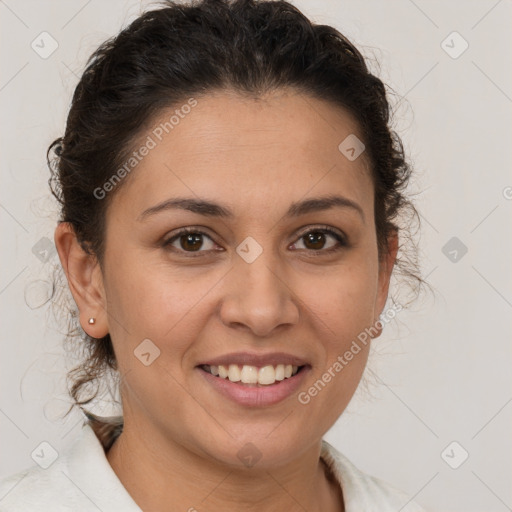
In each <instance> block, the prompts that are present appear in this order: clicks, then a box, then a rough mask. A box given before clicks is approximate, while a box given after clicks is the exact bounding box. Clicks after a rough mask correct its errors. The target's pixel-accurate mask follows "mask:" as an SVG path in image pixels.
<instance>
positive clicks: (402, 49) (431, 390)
mask: <svg viewBox="0 0 512 512" xmlns="http://www.w3.org/2000/svg"><path fill="white" fill-rule="evenodd" d="M146 3H147V2H142V3H141V2H139V1H135V0H131V1H129V0H124V1H122V0H116V1H113V0H109V1H108V2H107V1H100V0H89V1H86V0H80V1H78V0H60V1H51V2H49V1H46V2H43V1H35V0H0V23H1V47H0V48H1V50H0V51H1V68H0V70H1V71H0V73H1V74H0V106H1V112H2V123H1V127H0V130H1V152H0V159H1V160H0V162H1V173H2V174H1V175H2V186H1V188H0V225H1V228H2V232H1V233H2V235H1V240H2V264H1V267H0V272H1V274H0V301H1V312H2V339H1V343H2V345H1V346H2V357H1V359H0V361H1V363H0V364H1V378H2V385H1V398H0V438H1V440H2V447H1V450H2V452H1V453H2V457H1V466H0V477H3V476H6V475H8V474H11V473H13V472H15V471H19V470H21V469H23V468H25V467H27V466H29V465H32V464H33V463H34V462H33V460H32V459H31V452H32V451H33V450H34V448H36V446H38V445H39V443H40V442H42V441H48V442H49V443H51V444H52V446H54V447H55V448H56V449H57V450H58V451H61V450H63V449H64V448H65V447H66V446H67V445H68V444H69V443H70V442H72V441H73V440H74V439H75V437H76V435H77V434H78V432H79V424H80V423H81V416H79V415H78V414H77V413H76V414H71V415H70V416H68V417H67V418H66V419H65V420H61V419H59V416H60V415H61V414H62V413H63V412H64V411H65V410H66V408H67V406H68V404H69V403H70V399H69V398H68V397H67V394H66V387H65V378H64V376H65V367H64V351H63V349H62V335H61V334H60V333H59V332H57V329H58V326H57V324H56V323H55V321H54V319H53V318H52V316H51V312H50V310H49V309H48V307H47V305H46V306H44V307H41V308H35V309H33V307H34V306H35V305H36V303H37V302H38V301H42V298H43V296H44V294H45V293H46V292H45V290H47V287H48V285H47V281H48V280H49V279H50V277H51V276H50V273H51V268H52V265H55V264H58V257H57V256H56V255H53V256H52V254H51V253H49V254H48V256H47V258H48V259H47V261H46V262H45V261H41V259H44V258H45V255H44V253H41V251H39V252H38V251H37V250H36V251H35V253H37V254H35V253H34V251H33V248H34V246H36V248H37V247H40V246H39V245H36V244H38V243H39V244H41V243H42V244H44V242H40V240H41V239H42V238H44V237H48V238H49V239H50V240H51V241H52V242H53V231H54V227H55V223H56V218H57V212H56V205H55V203H54V201H53V199H51V198H50V196H49V191H48V187H47V179H48V171H47V168H46V164H45V152H46V148H47V146H48V144H49V143H50V142H51V140H53V138H55V137H57V136H59V135H61V134H63V131H64V125H65V116H66V112H67V108H68V106H69V102H70V99H71V94H72V92H73V89H74V86H75V85H76V83H77V79H78V76H79V74H80V73H81V71H82V69H83V65H84V63H85V59H86V58H87V57H88V56H89V54H90V53H91V52H92V51H93V50H94V49H95V48H96V46H97V45H98V44H99V43H100V42H102V41H103V40H104V39H106V38H107V37H110V36H111V35H114V34H115V33H117V32H118V31H119V29H120V28H121V27H122V26H125V25H126V24H127V23H128V22H129V21H131V20H132V19H133V18H134V17H135V16H136V15H138V14H139V13H140V12H141V10H142V9H143V6H144V5H145V4H146ZM294 3H295V4H296V5H297V6H298V7H300V8H302V9H303V10H304V12H305V13H306V14H308V15H309V16H311V17H312V18H313V19H314V20H316V21H317V22H322V23H329V24H333V25H335V26H336V27H337V28H338V29H340V30H341V31H342V32H343V33H345V34H346V35H347V36H348V37H349V38H350V39H351V40H352V41H353V42H354V43H355V44H356V45H358V47H359V48H360V49H361V50H362V51H363V53H364V54H365V55H367V56H368V57H370V58H371V59H373V58H376V59H378V60H379V61H380V63H381V69H380V71H378V69H376V68H372V69H373V70H374V71H376V72H378V73H380V76H381V77H382V78H383V79H384V81H385V82H387V83H389V84H390V86H392V87H393V88H394V90H395V91H396V92H397V93H398V94H399V95H402V96H405V101H402V102H401V103H400V105H399V107H398V109H397V114H396V117H397V120H396V123H397V124H396V128H397V129H398V131H399V133H400V135H401V136H402V137H403V140H404V143H405V145H406V148H407V152H408V154H409V155H410V156H411V157H412V159H413V161H414V165H415V169H416V177H415V180H414V182H413V183H412V186H411V191H413V192H415V193H418V195H417V205H418V207H419V208H420V211H421V215H422V218H423V226H422V230H421V239H420V244H421V258H422V266H423V273H424V275H426V276H428V281H429V283H430V284H431V285H432V287H433V288H434V289H435V298H432V297H428V296H426V297H425V298H423V299H420V300H419V301H418V302H416V304H415V305H414V307H413V308H412V309H411V310H410V311H407V312H402V313H400V315H399V319H398V322H396V323H393V324H392V325H388V326H386V328H385V333H384V335H383V336H382V337H381V338H379V339H378V340H376V342H375V345H374V352H373V353H372V355H371V360H370V367H371V371H372V372H374V373H373V374H371V375H373V377H372V378H373V382H374V385H373V386H372V387H371V392H372V395H373V396H368V393H367V392H362V391H361V388H360V389H359V390H358V392H357V393H356V396H355V398H354V400H353V401H352V402H351V404H350V405H349V408H348V409H347V411H346V412H345V413H344V414H343V415H342V417H341V418H340V420H339V421H338V422H337V423H336V425H335V426H334V427H333V428H332V430H331V431H330V432H329V433H328V435H327V436H326V439H327V440H328V441H330V442H331V443H332V444H334V445H335V446H336V447H337V448H339V449H340V450H341V451H342V452H344V453H345V454H346V455H347V456H348V457H349V458H351V460H352V461H353V462H354V463H355V464H356V465H358V466H359V467H360V468H361V469H362V470H364V471H366V472H369V473H371V474H374V475H376V476H378V477H380V478H383V479H385V480H387V481H389V482H391V483H393V484H394V485H395V486H397V487H399V488H402V489H403V490H404V491H406V492H407V493H409V494H410V495H411V496H415V499H416V501H418V502H420V503H421V504H422V505H423V506H425V507H426V508H430V509H431V510H439V511H460V512H462V511H464V512H474V511H475V512H476V511H484V510H485V511H486V512H501V511H505V510H511V507H512V494H511V487H510V482H511V481H512V471H511V466H512V464H511V456H510V455H511V453H512V439H511V435H510V432H511V426H512V403H511V401H512V386H511V381H512V375H511V374H512V372H511V371H510V364H511V343H510V340H511V322H510V318H511V309H512V287H511V265H510V262H511V261H512V259H511V252H512V251H511V241H510V240H511V238H510V233H511V230H510V224H511V222H510V219H511V208H512V200H511V199H510V198H511V197H512V188H511V187H512V176H511V173H510V168H511V151H510V146H511V142H512V137H511V135H512V134H511V131H512V130H511V106H512V99H511V97H512V87H511V76H512V73H511V66H510V62H511V52H512V41H511V39H512V36H511V34H512V30H511V23H510V22H511V14H512V6H511V2H510V0H500V1H496V0H479V1H463V0H459V1H450V2H447V1H426V0H422V1H420V0H415V1H412V0H392V1H388V2H382V1H378V0H372V1H368V0H365V1H357V0H350V1H340V0H322V1H315V2H313V1H306V0H300V1H299V0H296V1H295V2H294ZM43 31H47V32H49V33H50V34H51V35H52V37H53V38H55V40H56V41H57V42H58V48H57V50H56V51H55V52H54V53H53V54H52V55H51V56H50V57H48V58H47V59H43V58H41V57H40V56H39V55H38V54H37V53H36V52H35V51H34V50H33V49H32V48H31V42H32V41H33V40H34V39H36V40H37V38H38V36H39V34H40V33H41V32H43ZM453 31H457V32H458V33H459V34H460V35H461V36H462V37H463V38H464V39H465V40H466V41H467V42H468V44H469V48H468V49H467V50H466V51H465V52H464V53H463V54H462V55H460V56H459V57H458V58H456V59H454V58H452V57H451V56H450V55H448V54H447V53H446V51H445V50H444V49H443V47H442V46H441V43H442V41H443V40H445V39H446V37H447V36H448V35H449V34H451V33H452V32H453ZM452 41H453V42H452ZM447 44H449V45H451V46H453V48H452V50H451V51H452V52H453V51H456V50H457V49H459V48H460V47H461V46H460V44H461V43H460V41H458V40H457V39H453V37H452V38H451V39H448V42H447ZM372 66H373V64H372ZM452 237H457V238H458V239H459V240H460V242H462V243H463V244H464V245H465V246H466V247H467V250H468V251H467V253H466V254H465V255H463V256H462V257H461V254H462V253H461V252H460V251H459V252H458V253H457V256H458V261H455V262H453V261H451V260H450V259H449V257H447V256H446V255H445V254H444V253H443V252H442V248H443V247H444V246H445V244H446V243H447V242H448V241H449V240H450V239H451V238H452ZM445 252H448V251H445ZM452 257H453V253H452ZM371 375H370V376H371ZM453 441H456V442H457V443H459V445H460V448H459V447H456V448H455V450H454V451H451V450H448V459H449V460H450V462H451V463H452V465H453V464H454V462H457V460H458V458H459V457H460V453H462V450H466V451H467V452H468V453H469V458H468V459H467V460H466V461H465V462H464V463H463V464H462V465H461V466H460V467H459V468H458V469H452V468H451V467H450V466H449V465H448V464H447V463H446V462H445V460H444V459H443V457H442V456H441V454H442V452H443V450H444V449H445V448H446V447H447V446H448V445H449V444H450V443H452V442H453ZM445 459H446V456H445ZM0 498H1V497H0ZM0 503H1V501H0Z"/></svg>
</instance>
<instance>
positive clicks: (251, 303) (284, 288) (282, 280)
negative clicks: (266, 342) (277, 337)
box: [220, 251, 299, 337]
mask: <svg viewBox="0 0 512 512" xmlns="http://www.w3.org/2000/svg"><path fill="white" fill-rule="evenodd" d="M280 269H281V270H280ZM287 276H288V274H287V273H286V272H284V271H283V270H282V267H281V266H280V265H278V264H276V262H275V261H274V260H273V258H271V257H267V256H266V252H265V251H263V253H262V254H261V255H260V256H259V257H258V258H257V259H256V260H255V261H253V262H252V263H247V262H246V261H244V260H243V259H242V258H237V259H236V260H235V263H234V268H233V269H232V270H231V272H229V273H228V275H227V276H226V279H227V282H226V287H225V295H224V298H223V301H222V304H221V308H220V316H221V319H222V322H223V323H224V324H225V325H227V326H228V327H230V328H236V329H244V330H250V331H251V332H252V333H253V334H254V335H255V336H259V337H265V336H269V335H270V334H271V333H272V332H273V331H274V330H276V329H278V328H284V326H285V325H286V326H288V327H289V326H291V325H295V324H296V323H298V321H299V308H298V306H297V303H298V301H297V298H296V297H295V295H294V293H293V286H292V283H291V282H290V279H289V278H288V279H287Z"/></svg>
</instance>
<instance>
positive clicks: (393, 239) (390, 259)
mask: <svg viewBox="0 0 512 512" xmlns="http://www.w3.org/2000/svg"><path fill="white" fill-rule="evenodd" d="M397 253H398V230H396V229H394V230H392V231H391V232H390V234H389V235H388V239H387V251H386V253H385V254H382V255H381V256H380V261H379V278H378V290H377V297H376V302H375V313H376V316H377V318H375V319H374V326H375V327H376V329H377V330H378V334H377V335H376V336H374V338H377V337H379V336H380V335H381V334H382V324H381V323H380V322H378V320H379V316H380V314H381V313H382V311H383V310H384V306H385V305H386V301H387V299H388V292H389V282H390V279H391V273H392V272H393V267H394V265H395V262H396V255H397Z"/></svg>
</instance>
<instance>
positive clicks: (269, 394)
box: [197, 366, 309, 407]
mask: <svg viewBox="0 0 512 512" xmlns="http://www.w3.org/2000/svg"><path fill="white" fill-rule="evenodd" d="M197 369H198V370H199V372H200V373H201V375H202V376H203V378H204V379H206V381H207V382H209V383H210V384H211V385H212V386H213V387H214V388H215V389H216V390H217V391H218V392H219V393H221V394H222V395H224V396H226V397H228V398H230V399H231V400H233V401H234V402H236V403H238V404H240V405H245V406H249V407H264V406H267V405H274V404H277V403H278V402H281V401H282V400H284V399H285V398H288V397H289V396H291V395H293V393H294V392H295V391H296V390H297V388H299V386H300V385H301V384H302V382H303V381H304V379H305V377H306V374H307V373H308V371H309V366H304V367H303V368H302V370H301V371H300V372H298V373H296V374H295V375H294V376H293V377H290V378H288V379H284V380H282V381H276V382H275V384H270V385H267V386H255V385H247V384H240V383H239V382H231V381H230V380H229V379H222V378H220V377H216V376H215V375H212V374H211V373H210V372H207V371H206V370H203V369H202V368H201V367H197Z"/></svg>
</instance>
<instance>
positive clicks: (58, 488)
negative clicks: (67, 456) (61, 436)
mask: <svg viewBox="0 0 512 512" xmlns="http://www.w3.org/2000/svg"><path fill="white" fill-rule="evenodd" d="M62 463H63V461H62V460H59V459H57V461H55V462H54V463H53V464H52V465H51V466H50V467H49V468H47V469H43V468H42V467H40V466H38V465H34V466H31V467H29V468H27V469H25V470H23V471H20V472H18V473H15V474H13V475H10V476H8V477H6V478H3V479H2V480H0V512H11V511H13V512H14V511H20V510H23V511H24V512H32V511H36V510H37V511H45V510H69V511H71V510H73V505H74V504H75V497H76V493H71V494H70V492H69V491H70V485H69V484H70V482H69V480H66V476H65V474H66V473H65V471H64V469H63V464H62ZM60 504H66V506H59V505H60ZM56 505H57V507H56ZM68 505H69V506H68Z"/></svg>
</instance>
